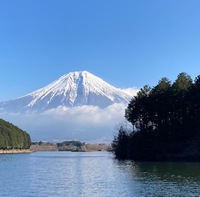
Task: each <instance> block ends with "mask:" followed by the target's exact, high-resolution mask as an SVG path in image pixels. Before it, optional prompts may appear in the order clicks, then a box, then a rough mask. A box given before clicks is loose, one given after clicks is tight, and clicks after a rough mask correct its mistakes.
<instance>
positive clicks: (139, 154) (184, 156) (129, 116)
mask: <svg viewBox="0 0 200 197" xmlns="http://www.w3.org/2000/svg"><path fill="white" fill-rule="evenodd" d="M125 118H126V120H127V121H128V122H129V123H131V125H132V130H131V131H128V130H127V129H126V128H125V127H123V126H120V128H119V131H118V134H117V135H116V136H115V137H114V140H113V142H112V148H113V151H114V154H115V156H116V158H118V159H131V160H139V161H200V75H199V76H197V77H196V79H195V80H192V78H191V77H190V76H189V75H188V74H186V73H180V74H179V75H178V77H177V79H176V80H175V81H174V82H173V83H171V82H170V81H169V80H168V79H167V78H162V79H161V80H160V81H159V82H158V84H157V85H156V86H155V87H150V86H147V85H146V86H144V87H143V88H141V89H140V91H139V92H138V93H137V95H136V96H134V97H133V98H132V99H131V101H130V102H129V104H128V106H127V108H126V110H125Z"/></svg>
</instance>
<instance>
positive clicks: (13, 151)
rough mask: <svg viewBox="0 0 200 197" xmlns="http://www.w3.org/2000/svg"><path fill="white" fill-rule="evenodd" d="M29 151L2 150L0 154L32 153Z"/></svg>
mask: <svg viewBox="0 0 200 197" xmlns="http://www.w3.org/2000/svg"><path fill="white" fill-rule="evenodd" d="M32 152H33V151H31V150H30V149H11V150H2V149H0V154H15V153H32Z"/></svg>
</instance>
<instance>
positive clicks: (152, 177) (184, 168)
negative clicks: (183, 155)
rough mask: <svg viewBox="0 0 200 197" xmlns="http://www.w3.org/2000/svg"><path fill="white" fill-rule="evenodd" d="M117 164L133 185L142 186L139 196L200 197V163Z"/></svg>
mask: <svg viewBox="0 0 200 197" xmlns="http://www.w3.org/2000/svg"><path fill="white" fill-rule="evenodd" d="M115 162H116V165H118V166H119V168H120V169H121V170H122V171H124V172H125V173H126V174H127V177H129V178H130V179H131V180H132V183H134V182H137V184H140V188H141V190H140V191H139V193H137V195H138V196H199V195H200V189H199V184H200V169H199V167H200V163H187V162H185V163H184V162H133V161H115ZM135 184H136V183H135ZM137 195H136V196H137Z"/></svg>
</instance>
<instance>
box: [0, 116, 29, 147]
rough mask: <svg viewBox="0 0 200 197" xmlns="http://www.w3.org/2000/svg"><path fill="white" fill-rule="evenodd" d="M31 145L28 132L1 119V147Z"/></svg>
mask: <svg viewBox="0 0 200 197" xmlns="http://www.w3.org/2000/svg"><path fill="white" fill-rule="evenodd" d="M30 145H31V138H30V135H29V134H28V133H26V132H25V131H23V130H21V129H20V128H18V127H16V126H14V125H13V124H11V123H9V122H6V121H5V120H2V119H0V149H4V150H6V149H29V147H30Z"/></svg>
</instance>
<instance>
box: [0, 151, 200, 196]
mask: <svg viewBox="0 0 200 197" xmlns="http://www.w3.org/2000/svg"><path fill="white" fill-rule="evenodd" d="M68 196H70V197H76V196H77V197H115V196H117V197H118V196H119V197H143V196H145V197H149V196H153V197H154V196H186V197H190V196H200V163H164V162H163V163H152V162H149V163H148V162H131V161H125V162H122V161H121V162H120V161H117V160H115V159H114V158H113V156H112V154H111V153H107V152H92V153H75V152H37V153H31V154H1V155H0V197H68Z"/></svg>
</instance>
